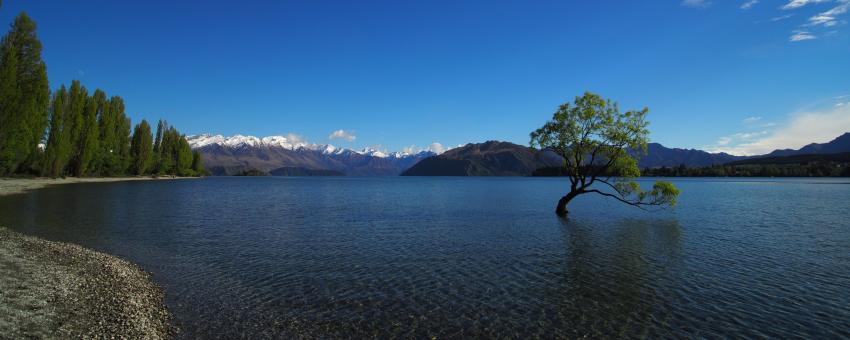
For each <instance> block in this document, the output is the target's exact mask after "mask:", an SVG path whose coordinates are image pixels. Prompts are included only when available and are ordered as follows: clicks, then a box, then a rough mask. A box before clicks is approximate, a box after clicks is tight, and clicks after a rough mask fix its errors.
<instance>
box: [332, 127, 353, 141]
mask: <svg viewBox="0 0 850 340" xmlns="http://www.w3.org/2000/svg"><path fill="white" fill-rule="evenodd" d="M328 139H330V140H334V139H344V140H347V141H349V142H353V141H354V140H355V139H357V136H355V135H354V132H353V131H345V130H342V129H340V130H336V131H334V132H331V134H330V135H328Z"/></svg>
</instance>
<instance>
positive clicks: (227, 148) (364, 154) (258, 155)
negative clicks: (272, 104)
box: [186, 135, 436, 176]
mask: <svg viewBox="0 0 850 340" xmlns="http://www.w3.org/2000/svg"><path fill="white" fill-rule="evenodd" d="M186 140H187V141H188V142H189V146H190V147H192V149H194V150H197V151H199V152H200V153H201V156H202V157H203V159H204V165H205V166H206V167H207V170H209V171H210V172H211V173H212V174H213V175H235V174H238V173H241V172H244V171H247V170H259V171H262V172H267V173H270V174H273V175H292V174H305V173H310V174H311V175H322V174H328V175H333V174H339V173H342V174H345V175H348V176H395V175H398V174H400V173H401V172H402V171H404V170H406V169H408V168H410V167H411V166H413V165H414V164H416V163H418V162H419V161H420V160H422V159H425V158H428V157H430V156H434V155H436V153H434V152H432V151H428V150H423V151H419V152H414V153H411V152H392V153H390V152H385V151H381V150H377V149H372V148H367V149H363V150H359V151H355V150H351V149H345V148H337V147H335V146H333V145H330V144H310V143H306V142H303V141H300V140H298V139H296V138H292V137H286V136H270V137H264V138H258V137H254V136H242V135H235V136H232V137H224V136H221V135H195V136H188V137H186ZM296 169H297V170H296ZM311 170H313V171H311ZM315 170H330V172H323V171H315Z"/></svg>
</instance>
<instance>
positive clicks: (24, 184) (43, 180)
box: [0, 176, 202, 196]
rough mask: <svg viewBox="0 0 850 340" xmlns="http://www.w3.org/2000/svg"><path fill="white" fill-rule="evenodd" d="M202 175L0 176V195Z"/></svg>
mask: <svg viewBox="0 0 850 340" xmlns="http://www.w3.org/2000/svg"><path fill="white" fill-rule="evenodd" d="M199 178H202V177H178V176H158V177H156V176H122V177H64V178H61V177H59V178H50V177H0V196H6V195H13V194H20V193H24V192H27V191H31V190H36V189H41V188H44V187H48V186H53V185H60V184H76V183H111V182H129V181H159V180H177V179H199Z"/></svg>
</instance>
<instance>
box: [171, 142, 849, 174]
mask: <svg viewBox="0 0 850 340" xmlns="http://www.w3.org/2000/svg"><path fill="white" fill-rule="evenodd" d="M187 140H188V141H189V145H190V146H191V147H192V148H193V149H195V150H198V151H200V152H201V155H202V157H203V159H204V162H205V165H206V166H207V169H208V170H210V172H211V173H213V174H214V175H233V174H237V173H240V172H243V171H246V170H251V169H254V170H259V171H263V172H267V173H271V174H273V175H304V174H311V175H331V174H340V173H341V174H345V175H348V176H395V175H399V174H402V175H406V176H527V175H530V174H531V173H532V172H533V171H534V170H536V169H539V168H544V167H552V166H559V165H560V164H561V158H560V157H559V156H558V155H556V154H554V153H552V152H543V153H540V152H537V151H535V150H532V149H531V148H529V147H526V146H522V145H517V144H513V143H509V142H501V141H488V142H484V143H470V144H467V145H464V146H459V147H457V148H454V149H451V150H448V151H446V152H444V153H442V154H437V153H435V152H433V151H429V150H422V151H418V152H387V151H381V150H377V149H372V148H367V149H363V150H351V149H345V148H337V147H335V146H333V145H329V144H309V143H305V142H302V141H300V140H298V139H296V138H291V137H285V136H271V137H265V138H258V137H253V136H241V135H236V136H232V137H223V136H220V135H196V136H189V137H187ZM647 151H648V152H647V154H646V155H645V156H644V157H642V158H640V159H639V161H638V165H639V166H640V167H641V168H657V167H675V166H679V165H682V164H684V165H685V166H687V167H703V166H711V165H717V164H726V163H730V162H736V161H743V160H751V159H758V158H764V157H782V156H792V155H805V154H831V153H840V152H850V133H845V134H843V135H841V136H839V137H838V138H836V139H834V140H832V141H830V142H828V143H822V144H817V143H813V144H809V145H806V146H804V147H803V148H801V149H798V150H791V149H785V150H776V151H773V152H771V153H769V154H767V155H761V156H735V155H730V154H726V153H709V152H706V151H702V150H696V149H678V148H668V147H665V146H663V145H661V144H658V143H650V144H649V145H648V148H647Z"/></svg>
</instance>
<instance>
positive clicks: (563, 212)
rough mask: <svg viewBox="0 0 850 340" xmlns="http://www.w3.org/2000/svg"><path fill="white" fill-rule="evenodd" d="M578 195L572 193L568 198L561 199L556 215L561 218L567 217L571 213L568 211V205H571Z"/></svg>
mask: <svg viewBox="0 0 850 340" xmlns="http://www.w3.org/2000/svg"><path fill="white" fill-rule="evenodd" d="M576 195H577V194H576V193H575V192H572V191H571V192H570V193H569V194H567V195H566V196H564V197H561V199H560V200H558V206H557V207H556V208H555V214H557V215H558V216H561V217H567V214H569V211H568V210H567V204H568V203H570V201H571V200H572V199H573V198H575V197H576Z"/></svg>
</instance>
